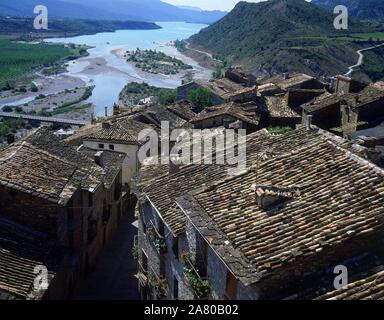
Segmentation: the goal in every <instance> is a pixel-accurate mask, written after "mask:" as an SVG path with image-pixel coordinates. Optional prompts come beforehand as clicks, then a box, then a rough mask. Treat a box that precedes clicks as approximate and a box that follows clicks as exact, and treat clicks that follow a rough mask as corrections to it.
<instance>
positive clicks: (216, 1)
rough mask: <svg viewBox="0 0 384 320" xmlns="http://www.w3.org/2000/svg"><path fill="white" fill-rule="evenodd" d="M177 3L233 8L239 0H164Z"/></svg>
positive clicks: (214, 7) (217, 8)
mask: <svg viewBox="0 0 384 320" xmlns="http://www.w3.org/2000/svg"><path fill="white" fill-rule="evenodd" d="M162 1H163V2H168V3H172V4H176V5H186V6H195V7H200V8H202V9H207V10H215V9H216V10H226V11H229V10H231V9H232V8H233V7H234V6H235V4H236V3H238V2H239V0H162ZM260 1H264V0H247V2H260Z"/></svg>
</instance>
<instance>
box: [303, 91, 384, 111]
mask: <svg viewBox="0 0 384 320" xmlns="http://www.w3.org/2000/svg"><path fill="white" fill-rule="evenodd" d="M378 100H381V101H383V103H384V91H383V90H381V89H378V88H376V87H374V86H367V87H365V88H364V89H363V90H362V91H360V92H359V93H346V94H342V95H339V94H336V93H335V94H324V95H321V96H319V97H317V98H315V99H314V100H312V101H310V102H308V103H306V104H304V105H303V108H304V109H305V110H307V111H308V112H315V111H317V110H321V109H324V108H327V107H330V106H332V105H334V106H340V104H341V103H342V102H343V101H345V102H346V103H348V104H349V105H351V106H353V107H356V108H363V107H364V106H366V105H368V104H370V103H372V102H375V101H378Z"/></svg>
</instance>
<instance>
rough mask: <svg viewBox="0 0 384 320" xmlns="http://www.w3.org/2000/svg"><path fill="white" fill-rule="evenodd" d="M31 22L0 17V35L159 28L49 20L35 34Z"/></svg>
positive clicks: (26, 36)
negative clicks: (46, 27)
mask: <svg viewBox="0 0 384 320" xmlns="http://www.w3.org/2000/svg"><path fill="white" fill-rule="evenodd" d="M33 20H34V19H33V18H22V17H13V18H12V17H0V35H6V36H7V37H11V36H14V37H15V38H17V39H26V40H30V39H34V38H35V37H37V38H41V37H52V36H54V37H58V36H65V35H66V36H69V35H70V36H75V35H85V34H95V33H98V32H113V31H116V30H135V29H140V30H151V29H160V28H161V27H160V26H158V25H157V24H155V23H153V22H145V21H132V20H130V21H120V20H117V21H113V20H81V19H76V20H71V19H50V20H49V30H44V31H40V32H38V33H36V30H35V29H34V27H33Z"/></svg>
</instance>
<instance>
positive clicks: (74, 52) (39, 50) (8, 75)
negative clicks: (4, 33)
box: [0, 40, 81, 89]
mask: <svg viewBox="0 0 384 320" xmlns="http://www.w3.org/2000/svg"><path fill="white" fill-rule="evenodd" d="M80 51H81V50H79V49H77V48H75V49H73V48H65V47H64V46H62V45H48V44H44V43H39V44H29V43H17V42H12V41H10V40H0V89H4V87H8V85H7V84H9V85H10V86H11V87H12V84H13V83H14V81H15V80H16V79H17V78H18V77H20V76H22V75H24V74H25V73H28V72H30V71H32V70H33V69H34V68H37V67H43V66H45V67H49V66H51V65H53V64H54V63H56V62H58V61H63V60H65V59H75V58H77V57H79V56H80Z"/></svg>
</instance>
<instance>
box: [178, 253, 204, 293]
mask: <svg viewBox="0 0 384 320" xmlns="http://www.w3.org/2000/svg"><path fill="white" fill-rule="evenodd" d="M181 263H182V265H183V269H184V275H185V278H186V280H187V281H188V284H189V286H190V287H191V288H192V290H193V292H194V295H195V298H196V299H198V300H205V299H209V297H210V294H211V285H210V283H209V280H208V279H207V278H202V277H201V276H200V274H199V270H198V269H197V268H196V263H195V262H194V261H193V259H192V258H191V256H190V254H189V253H188V252H183V253H182V254H181Z"/></svg>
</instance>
